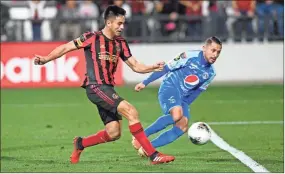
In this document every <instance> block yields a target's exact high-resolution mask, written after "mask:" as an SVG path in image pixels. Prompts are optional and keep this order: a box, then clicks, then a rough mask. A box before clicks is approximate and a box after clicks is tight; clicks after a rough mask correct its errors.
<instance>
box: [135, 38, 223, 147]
mask: <svg viewBox="0 0 285 174" xmlns="http://www.w3.org/2000/svg"><path fill="white" fill-rule="evenodd" d="M221 50H222V42H221V41H220V39H219V38H217V37H210V38H208V39H207V40H206V42H205V45H204V46H203V49H202V50H190V51H185V52H183V53H181V54H179V55H178V56H177V57H175V58H174V59H173V60H171V61H169V62H168V63H167V64H166V65H165V66H164V69H163V71H160V72H154V73H152V74H151V75H150V76H149V77H148V78H147V79H145V80H144V81H143V82H141V83H139V84H137V85H136V87H135V90H136V91H141V90H142V89H144V88H145V87H146V86H147V85H148V84H149V83H151V82H153V81H155V80H156V79H158V78H160V77H162V76H163V75H165V77H164V79H163V81H162V83H161V85H160V88H159V91H158V100H159V103H160V106H161V109H162V111H163V113H164V115H163V116H160V117H159V118H158V119H157V120H156V121H155V122H154V123H152V124H151V125H150V126H149V127H148V128H146V129H145V133H146V136H150V135H152V134H154V133H157V132H159V131H161V130H163V129H165V128H166V127H167V126H168V125H173V128H171V129H169V130H167V131H166V132H163V133H162V134H160V135H159V136H158V137H157V138H155V139H154V140H153V141H152V142H151V143H152V145H153V146H154V147H155V148H157V147H161V146H165V145H167V144H169V143H171V142H173V141H175V140H176V139H178V138H179V137H180V136H181V135H183V134H184V133H185V132H186V131H187V130H188V121H189V118H190V114H189V112H188V108H189V105H191V103H192V102H193V101H194V100H195V99H196V98H197V97H198V96H199V95H200V94H201V93H202V92H203V91H205V90H206V89H207V87H208V85H209V84H210V83H211V82H212V81H213V79H214V77H215V75H216V73H215V70H214V67H213V65H212V64H213V63H215V61H216V60H217V58H218V57H219V55H220V53H221ZM132 144H133V146H134V148H136V149H137V150H138V149H139V148H141V145H140V144H139V143H138V141H136V139H135V138H133V140H132Z"/></svg>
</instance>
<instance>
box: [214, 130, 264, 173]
mask: <svg viewBox="0 0 285 174" xmlns="http://www.w3.org/2000/svg"><path fill="white" fill-rule="evenodd" d="M210 130H211V141H212V142H213V143H214V144H215V145H216V146H217V147H219V148H220V149H222V150H225V151H227V152H229V153H230V154H232V155H233V156H234V157H235V158H237V159H238V160H240V161H241V162H242V163H243V164H245V165H246V166H248V167H249V168H250V169H251V170H252V171H254V172H266V173H269V171H268V170H267V169H266V168H265V167H263V166H262V165H260V164H258V163H257V162H256V161H254V160H253V159H251V158H250V157H249V156H247V155H246V154H245V153H244V152H242V151H240V150H238V149H236V148H234V147H232V146H230V145H229V144H228V143H226V142H225V141H224V140H223V139H222V138H221V137H219V136H218V135H217V134H216V132H214V131H213V129H211V128H210Z"/></svg>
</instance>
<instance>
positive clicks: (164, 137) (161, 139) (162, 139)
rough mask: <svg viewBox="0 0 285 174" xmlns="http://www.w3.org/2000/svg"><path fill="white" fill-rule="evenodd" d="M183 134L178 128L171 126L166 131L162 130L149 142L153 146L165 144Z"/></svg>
mask: <svg viewBox="0 0 285 174" xmlns="http://www.w3.org/2000/svg"><path fill="white" fill-rule="evenodd" d="M183 134H184V132H183V131H182V130H181V129H180V128H178V127H176V126H173V128H172V129H169V130H168V131H166V132H163V133H162V134H160V135H159V136H158V137H157V138H156V139H154V140H152V141H151V144H152V145H153V147H154V148H157V147H160V146H165V145H167V144H169V143H171V142H173V141H174V140H176V139H177V138H179V137H180V136H181V135H183Z"/></svg>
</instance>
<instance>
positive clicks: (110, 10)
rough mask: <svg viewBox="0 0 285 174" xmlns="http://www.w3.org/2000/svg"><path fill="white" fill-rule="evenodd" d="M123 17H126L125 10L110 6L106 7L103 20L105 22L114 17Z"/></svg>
mask: <svg viewBox="0 0 285 174" xmlns="http://www.w3.org/2000/svg"><path fill="white" fill-rule="evenodd" d="M119 15H122V16H125V15H126V10H124V9H123V8H121V7H118V6H116V5H110V6H108V7H107V9H106V10H105V11H104V15H103V17H104V20H105V21H106V20H107V19H109V18H111V17H114V16H119Z"/></svg>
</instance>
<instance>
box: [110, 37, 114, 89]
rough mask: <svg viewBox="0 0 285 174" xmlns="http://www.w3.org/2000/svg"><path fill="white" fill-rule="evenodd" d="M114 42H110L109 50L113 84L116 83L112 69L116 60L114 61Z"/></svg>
mask: <svg viewBox="0 0 285 174" xmlns="http://www.w3.org/2000/svg"><path fill="white" fill-rule="evenodd" d="M113 47H114V46H113V42H111V41H110V42H109V52H110V60H109V63H110V67H109V74H110V77H111V83H112V85H114V84H115V83H114V76H113V74H112V70H113V66H114V62H113V49H114V48H113Z"/></svg>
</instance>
